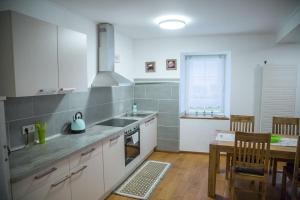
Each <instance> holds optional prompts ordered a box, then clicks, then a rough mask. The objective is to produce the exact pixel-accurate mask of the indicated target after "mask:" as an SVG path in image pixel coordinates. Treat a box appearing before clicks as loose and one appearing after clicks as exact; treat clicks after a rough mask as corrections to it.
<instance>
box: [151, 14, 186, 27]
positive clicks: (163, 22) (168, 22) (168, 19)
mask: <svg viewBox="0 0 300 200" xmlns="http://www.w3.org/2000/svg"><path fill="white" fill-rule="evenodd" d="M189 21H190V19H188V18H187V17H184V16H179V15H164V16H160V17H157V18H156V19H155V20H154V23H155V24H157V25H159V27H160V28H162V29H169V30H176V29H181V28H183V27H185V25H186V24H187V23H188V22H189Z"/></svg>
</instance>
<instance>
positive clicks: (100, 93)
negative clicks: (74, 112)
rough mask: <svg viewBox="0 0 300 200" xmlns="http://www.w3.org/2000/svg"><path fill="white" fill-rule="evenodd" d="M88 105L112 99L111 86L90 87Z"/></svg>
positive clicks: (103, 102) (99, 103)
mask: <svg viewBox="0 0 300 200" xmlns="http://www.w3.org/2000/svg"><path fill="white" fill-rule="evenodd" d="M88 99H89V100H88V106H95V105H101V104H105V103H109V102H112V101H113V88H112V87H99V88H92V89H90V92H89V98H88Z"/></svg>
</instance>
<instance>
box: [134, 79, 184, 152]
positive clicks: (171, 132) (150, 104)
mask: <svg viewBox="0 0 300 200" xmlns="http://www.w3.org/2000/svg"><path fill="white" fill-rule="evenodd" d="M134 101H135V103H136V104H137V107H138V109H139V110H155V111H158V112H159V113H158V136H157V138H158V141H157V142H158V149H159V150H167V151H178V150H179V84H178V83H136V85H135V87H134Z"/></svg>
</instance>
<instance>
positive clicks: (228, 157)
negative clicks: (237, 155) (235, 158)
mask: <svg viewBox="0 0 300 200" xmlns="http://www.w3.org/2000/svg"><path fill="white" fill-rule="evenodd" d="M230 163H231V162H230V154H227V155H226V171H225V178H226V180H228V174H229V173H230V167H231V166H230Z"/></svg>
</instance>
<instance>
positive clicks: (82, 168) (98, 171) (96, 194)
mask: <svg viewBox="0 0 300 200" xmlns="http://www.w3.org/2000/svg"><path fill="white" fill-rule="evenodd" d="M70 186H71V193H72V200H82V199H85V200H97V199H100V198H101V197H102V196H103V195H104V179H103V159H102V145H100V146H99V145H98V146H93V147H89V148H87V149H85V150H84V151H82V152H80V153H79V154H76V155H74V156H73V157H72V158H71V159H70Z"/></svg>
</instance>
